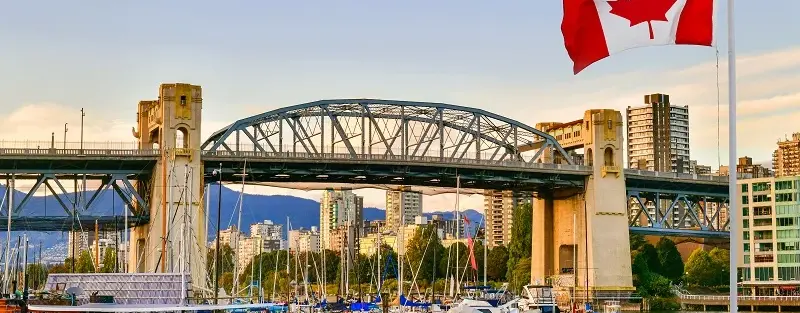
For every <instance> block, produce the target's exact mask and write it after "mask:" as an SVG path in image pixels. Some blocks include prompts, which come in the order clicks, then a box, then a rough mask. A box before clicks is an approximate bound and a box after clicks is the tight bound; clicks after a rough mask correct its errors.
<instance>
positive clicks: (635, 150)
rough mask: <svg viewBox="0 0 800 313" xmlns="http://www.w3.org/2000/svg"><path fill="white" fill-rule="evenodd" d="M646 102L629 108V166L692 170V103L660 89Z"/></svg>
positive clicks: (671, 170) (648, 97)
mask: <svg viewBox="0 0 800 313" xmlns="http://www.w3.org/2000/svg"><path fill="white" fill-rule="evenodd" d="M644 103H645V105H644V106H637V107H628V108H627V110H626V115H627V136H626V138H627V140H628V168H632V169H640V170H647V171H657V172H676V173H690V172H691V159H690V158H689V107H688V106H678V105H672V104H670V101H669V95H665V94H660V93H657V94H651V95H645V96H644Z"/></svg>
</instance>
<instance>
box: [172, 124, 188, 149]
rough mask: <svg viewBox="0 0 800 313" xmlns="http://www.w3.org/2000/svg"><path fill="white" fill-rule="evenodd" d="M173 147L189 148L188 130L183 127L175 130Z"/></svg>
mask: <svg viewBox="0 0 800 313" xmlns="http://www.w3.org/2000/svg"><path fill="white" fill-rule="evenodd" d="M175 148H183V149H186V148H189V131H188V130H186V128H184V127H178V129H177V131H176V132H175Z"/></svg>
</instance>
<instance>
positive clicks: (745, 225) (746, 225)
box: [742, 220, 750, 229]
mask: <svg viewBox="0 0 800 313" xmlns="http://www.w3.org/2000/svg"><path fill="white" fill-rule="evenodd" d="M748 228H750V220H743V221H742V229H748Z"/></svg>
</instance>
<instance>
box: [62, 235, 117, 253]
mask: <svg viewBox="0 0 800 313" xmlns="http://www.w3.org/2000/svg"><path fill="white" fill-rule="evenodd" d="M98 236H99V237H100V238H99V241H98V238H95V234H94V231H93V230H91V231H73V232H69V236H68V239H67V244H68V246H67V257H68V258H71V257H72V248H73V243H74V245H75V246H74V248H75V254H76V255H77V256H80V254H81V252H83V251H87V250H88V251H89V252H91V253H92V258H94V257H95V255H94V247H95V244H97V245H98V246H100V258H102V257H103V253H104V252H105V248H106V247H111V248H114V247H116V244H117V242H119V239H120V238H119V233H117V232H105V231H103V232H98Z"/></svg>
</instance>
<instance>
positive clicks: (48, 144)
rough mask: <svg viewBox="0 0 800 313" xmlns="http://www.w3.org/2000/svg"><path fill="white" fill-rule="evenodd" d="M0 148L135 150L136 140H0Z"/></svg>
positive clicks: (137, 146)
mask: <svg viewBox="0 0 800 313" xmlns="http://www.w3.org/2000/svg"><path fill="white" fill-rule="evenodd" d="M0 148H6V149H50V148H54V149H62V150H66V149H81V148H83V149H84V150H86V149H96V150H109V149H110V150H136V149H138V148H139V144H138V143H137V142H136V141H84V142H83V144H81V142H80V141H67V142H64V141H55V142H53V141H36V140H0Z"/></svg>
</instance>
